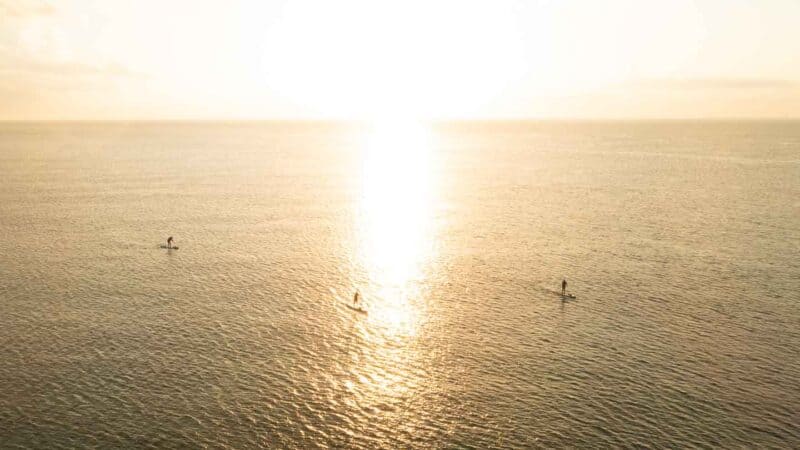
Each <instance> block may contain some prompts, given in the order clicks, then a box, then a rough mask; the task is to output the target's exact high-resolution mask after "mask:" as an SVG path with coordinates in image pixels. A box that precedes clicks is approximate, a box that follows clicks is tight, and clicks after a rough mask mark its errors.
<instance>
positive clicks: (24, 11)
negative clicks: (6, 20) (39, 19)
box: [0, 0, 55, 18]
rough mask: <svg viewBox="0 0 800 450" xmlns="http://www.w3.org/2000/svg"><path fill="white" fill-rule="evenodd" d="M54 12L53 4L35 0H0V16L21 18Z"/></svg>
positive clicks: (47, 14)
mask: <svg viewBox="0 0 800 450" xmlns="http://www.w3.org/2000/svg"><path fill="white" fill-rule="evenodd" d="M54 12H55V8H54V7H53V5H51V4H50V3H47V2H43V1H35V0H28V1H26V0H0V16H5V17H13V18H21V17H35V16H49V15H52V14H53V13H54Z"/></svg>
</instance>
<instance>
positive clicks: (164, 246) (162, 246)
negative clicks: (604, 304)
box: [159, 245, 178, 250]
mask: <svg viewBox="0 0 800 450" xmlns="http://www.w3.org/2000/svg"><path fill="white" fill-rule="evenodd" d="M159 247H161V248H165V249H167V250H177V249H178V247H167V246H166V245H161V246H159Z"/></svg>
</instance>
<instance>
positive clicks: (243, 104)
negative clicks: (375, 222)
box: [0, 0, 800, 120]
mask: <svg viewBox="0 0 800 450" xmlns="http://www.w3.org/2000/svg"><path fill="white" fill-rule="evenodd" d="M799 24H800V1H798V0H669V1H661V0H659V1H655V0H652V1H650V0H584V1H579V0H539V1H536V0H528V1H523V0H515V1H508V0H490V1H468V0H460V1H456V0H453V1H451V0H441V1H437V0H427V1H417V0H404V1H394V2H388V1H387V2H384V1H378V0H337V1H330V0H329V1H323V0H320V1H310V0H261V1H233V0H228V1H210V0H209V1H197V0H192V1H189V0H186V1H184V0H172V1H171V0H160V1H152V0H138V1H132V0H131V1H122V0H60V1H57V2H55V1H54V2H47V1H45V0H0V119H5V120H25V119H73V120H81V119H149V120H155V119H281V118H298V119H302V118H336V119H367V120H369V119H379V118H393V117H404V118H433V119H449V118H451V119H456V118H468V119H480V118H488V119H492V118H498V119H499V118H704V117H708V118H732V117H736V118H739V117H741V118H747V117H752V118H760V117H761V118H764V117H777V118H800V25H799Z"/></svg>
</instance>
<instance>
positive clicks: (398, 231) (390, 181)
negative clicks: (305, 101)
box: [356, 121, 433, 334]
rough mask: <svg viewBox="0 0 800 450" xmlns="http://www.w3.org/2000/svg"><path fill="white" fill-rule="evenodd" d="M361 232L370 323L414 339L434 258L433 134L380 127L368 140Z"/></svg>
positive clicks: (415, 127)
mask: <svg viewBox="0 0 800 450" xmlns="http://www.w3.org/2000/svg"><path fill="white" fill-rule="evenodd" d="M363 155H364V156H363V190H362V197H361V201H360V213H359V215H358V219H357V220H358V224H357V227H356V228H357V229H358V230H359V239H360V260H361V264H363V267H364V269H365V271H366V273H367V276H368V278H369V285H370V288H371V290H373V292H372V298H370V300H371V302H372V303H371V305H370V321H378V322H379V323H380V324H382V325H384V326H387V327H390V328H394V329H395V330H396V332H401V333H412V334H413V328H414V327H413V325H414V321H415V318H414V317H415V313H416V312H415V310H414V307H413V301H414V300H418V299H417V298H414V296H415V293H416V287H417V283H416V282H417V281H419V280H420V279H421V278H422V277H424V270H425V265H426V263H427V262H429V261H430V258H431V252H432V237H431V235H432V233H431V232H432V204H433V180H432V177H433V164H432V161H433V158H432V142H431V133H430V130H429V129H428V127H427V126H425V125H423V124H419V123H414V122H399V121H391V122H385V123H380V124H376V125H374V126H373V127H372V128H371V130H370V131H369V132H368V133H367V134H366V135H365V142H364V148H363Z"/></svg>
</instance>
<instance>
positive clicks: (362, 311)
mask: <svg viewBox="0 0 800 450" xmlns="http://www.w3.org/2000/svg"><path fill="white" fill-rule="evenodd" d="M345 306H347V307H348V308H350V309H352V310H353V311H355V312H359V313H361V314H366V313H367V310H366V309H362V308H358V307H356V306H353V305H345Z"/></svg>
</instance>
